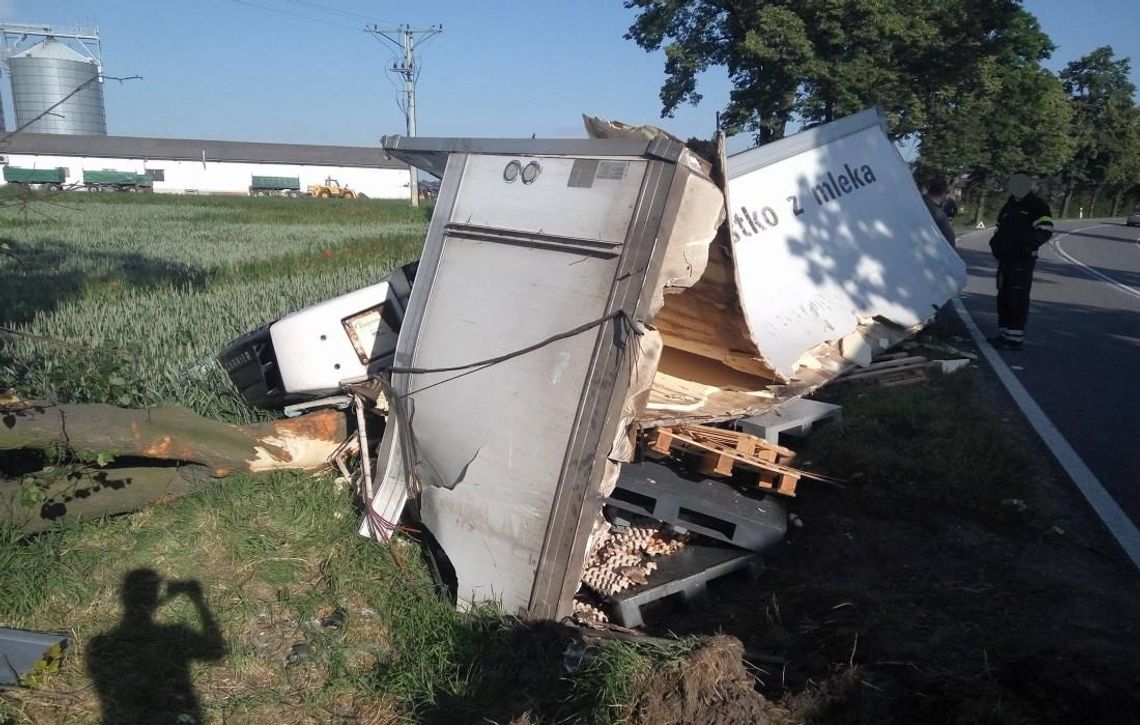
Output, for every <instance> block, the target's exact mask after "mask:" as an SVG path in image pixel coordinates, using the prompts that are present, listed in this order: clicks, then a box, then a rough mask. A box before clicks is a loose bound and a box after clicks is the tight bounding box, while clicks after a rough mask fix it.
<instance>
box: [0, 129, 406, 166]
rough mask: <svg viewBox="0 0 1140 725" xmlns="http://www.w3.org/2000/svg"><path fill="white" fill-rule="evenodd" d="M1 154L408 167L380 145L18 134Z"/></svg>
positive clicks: (1, 145) (2, 147) (1, 147)
mask: <svg viewBox="0 0 1140 725" xmlns="http://www.w3.org/2000/svg"><path fill="white" fill-rule="evenodd" d="M0 153H5V154H39V155H43V156H88V157H96V158H127V159H138V158H141V159H168V160H172V161H202V160H205V161H230V162H245V163H261V164H308V165H313V166H357V167H371V168H383V169H406V168H408V167H407V165H406V164H404V163H402V162H400V161H396V160H394V159H391V158H388V156H387V154H385V153H384V151H383V149H381V148H380V147H379V146H376V147H369V146H312V145H306V144H279V143H255V142H247V141H211V140H205V139H175V138H143V137H136V136H82V135H71V134H49V133H20V134H16V135H15V136H12V137H11V138H9V139H7V140H5V141H3V142H0Z"/></svg>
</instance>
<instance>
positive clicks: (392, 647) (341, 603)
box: [0, 474, 691, 723]
mask: <svg viewBox="0 0 1140 725" xmlns="http://www.w3.org/2000/svg"><path fill="white" fill-rule="evenodd" d="M357 521H358V519H357V514H356V512H355V510H354V507H353V504H352V500H351V497H350V496H349V495H347V493H346V492H345V491H344V490H343V489H340V488H339V487H337V486H336V485H334V484H333V483H332V482H331V481H330V480H328V479H324V478H316V479H314V478H311V477H309V476H305V475H302V474H278V475H274V476H271V477H267V478H261V479H258V478H252V477H245V476H236V477H231V478H229V479H227V480H226V481H225V482H223V483H218V484H215V485H214V486H212V487H210V488H207V489H205V490H204V491H202V492H200V493H198V494H195V495H193V496H189V497H186V498H184V499H181V500H179V501H176V502H173V503H169V504H166V505H156V506H153V507H151V508H149V509H147V510H145V511H142V512H139V513H136V514H133V515H131V516H128V517H120V518H116V519H112V520H107V521H93V522H87V523H80V524H72V525H68V526H64V527H61V528H59V529H56V530H53V531H49V532H47V533H45V534H42V535H40V536H37V537H34V538H33V539H30V540H21V539H20V538H19V537H18V536H16V535H15V534H14V533H4V534H3V535H2V536H0V570H3V571H4V587H3V588H0V622H3V623H4V624H5V625H6V626H12V627H21V628H29V629H36V630H44V631H64V632H67V633H68V634H69V635H70V636H71V638H72V644H71V648H70V650H69V652H68V655H67V657H66V658H65V660H64V664H63V666H62V668H61V669H60V671H59V672H57V673H54V674H51V675H49V676H48V677H47V678H46V680H45V681H44V682H43V683H42V685H41V686H40V687H39V688H38V689H33V690H27V691H22V692H20V693H18V694H16V695H13V696H11V697H9V698H8V699H7V700H0V721H3V720H4V718H11V719H12V720H13V721H14V722H41V721H45V720H47V721H57V722H75V723H86V722H96V721H97V718H98V713H99V710H100V698H99V695H98V693H97V692H95V691H93V690H92V689H90V687H89V685H90V680H89V679H88V673H87V671H86V667H85V659H86V658H87V656H88V654H89V651H90V650H89V645H90V643H91V642H92V640H93V639H94V638H95V637H97V636H98V635H99V634H101V633H105V632H108V631H110V630H113V629H114V628H115V627H116V625H117V624H118V621H119V616H120V604H119V598H120V586H121V582H122V581H123V579H124V576H125V575H126V574H127V573H128V572H131V571H134V570H137V569H140V568H148V569H153V570H155V571H156V572H157V573H158V574H159V575H160V576H162V577H163V578H164V579H165V580H166V581H185V580H193V581H197V582H199V583H200V584H201V586H202V589H203V591H204V594H205V599H206V601H207V603H208V605H209V606H210V608H211V610H212V612H213V614H214V616H215V617H216V619H217V621H218V626H219V628H220V630H221V635H222V638H223V639H224V641H225V655H224V657H223V658H222V659H220V660H219V661H212V662H196V663H194V664H192V666H191V672H192V675H193V679H194V686H195V689H196V692H197V695H198V698H199V700H200V701H201V702H202V703H203V706H204V708H205V710H206V712H207V714H208V715H209V716H210V718H211V719H212V720H213V721H217V722H221V721H223V720H224V721H231V722H233V721H237V722H251V723H261V722H264V723H276V722H327V721H329V720H330V719H335V717H334V716H344V717H350V716H351V717H355V718H359V719H360V720H361V721H363V722H394V721H398V720H405V719H417V720H424V721H434V722H456V721H476V720H479V719H480V718H481V717H483V716H486V715H490V714H494V715H497V716H501V717H502V718H503V720H501V721H506V720H509V719H510V718H511V717H516V716H519V715H521V714H523V713H526V712H532V713H543V715H544V716H545V717H547V718H550V719H551V720H553V721H563V722H583V721H592V722H612V721H614V720H615V718H616V717H617V715H618V714H619V713H620V712H621V706H622V705H623V704H624V703H625V698H628V696H629V694H630V686H631V683H632V682H633V680H634V678H635V677H636V676H638V674H639V673H644V672H646V671H648V670H649V669H651V668H652V667H654V666H656V665H655V663H659V662H664V661H666V660H668V659H670V658H676V657H677V656H679V655H680V654H682V653H683V652H684V651H687V648H688V647H691V643H687V644H686V643H684V642H683V643H682V644H681V645H679V646H678V647H676V648H661V647H659V646H652V645H651V646H635V645H629V644H622V643H615V644H612V645H607V646H604V647H602V648H600V649H597V650H595V651H594V652H593V656H592V657H590V658H588V659H587V661H586V663H585V665H584V666H583V667H581V668H580V669H578V670H577V672H575V673H572V674H566V673H564V672H563V669H562V663H563V651H564V650H565V647H566V645H567V643H568V637H567V635H566V631H565V630H563V629H562V628H561V627H559V626H558V625H555V624H552V623H547V624H540V625H524V624H522V623H519V622H516V621H515V620H513V619H511V618H507V617H504V616H502V614H501V613H500V612H498V611H497V609H496V608H494V607H493V606H490V605H486V606H480V607H477V608H476V609H474V610H473V611H471V612H470V613H467V614H459V613H456V612H455V610H454V609H452V607H451V606H450V604H448V603H446V602H444V601H443V600H441V599H440V598H438V597H437V596H436V593H435V586H434V584H433V582H432V581H431V578H430V574H429V573H428V570H427V568H426V566H424V564H423V563H422V561H421V559H420V557H419V554H418V548H417V547H416V546H415V545H413V544H411V543H410V542H407V541H404V542H403V543H400V544H397V545H396V550H397V552H398V554H397V556H396V557H395V558H394V557H393V555H392V554H390V553H389V550H388V549H386V548H385V547H383V546H382V545H378V544H376V543H374V542H370V541H368V540H366V539H363V538H361V537H359V536H357V535H356V524H357ZM337 607H340V608H343V609H344V610H345V611H346V612H347V620H346V623H345V625H344V627H343V628H341V629H339V630H329V629H321V628H320V627H319V626H317V625H316V621H317V620H319V619H320V618H321V617H322V616H324V615H326V614H327V613H329V612H330V611H333V610H334V609H335V608H337ZM156 619H157V621H158V622H159V623H161V624H165V625H176V624H181V625H184V626H186V627H189V628H190V629H191V630H194V631H197V630H199V629H200V628H201V624H200V622H199V619H198V615H197V613H196V610H195V608H194V607H193V606H192V604H191V602H190V601H189V599H187V598H185V597H178V598H174V599H173V600H171V601H170V602H169V603H166V604H164V605H162V606H160V607H159V609H158V613H157V617H156ZM297 642H306V643H307V644H308V645H309V646H310V647H311V648H312V652H313V657H312V659H311V660H309V661H307V662H302V663H298V664H295V665H293V666H288V665H286V658H287V656H288V653H289V651H290V649H291V648H292V647H293V645H294V644H295V643H297ZM159 644H164V643H161V642H160V643H159ZM655 647H656V648H655ZM121 666H122V667H123V668H124V669H125V670H126V671H127V672H128V673H129V667H130V663H129V662H128V661H126V660H124V661H123V662H122V663H121ZM369 718H372V719H369ZM456 718H458V720H457V719H456Z"/></svg>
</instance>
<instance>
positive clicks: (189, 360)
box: [0, 194, 427, 422]
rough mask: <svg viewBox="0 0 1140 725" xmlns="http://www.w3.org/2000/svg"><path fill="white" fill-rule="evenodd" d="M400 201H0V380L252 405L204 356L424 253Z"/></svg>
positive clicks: (55, 397)
mask: <svg viewBox="0 0 1140 725" xmlns="http://www.w3.org/2000/svg"><path fill="white" fill-rule="evenodd" d="M426 226H427V217H426V216H425V210H416V209H411V208H410V207H408V206H407V205H406V204H402V203H400V202H386V201H372V200H369V201H364V200H360V201H355V202H353V203H341V202H339V201H332V202H329V201H322V200H317V199H299V200H297V199H244V198H240V199H239V198H198V197H168V196H158V195H155V196H151V195H129V196H128V195H124V196H118V195H114V196H112V197H110V198H108V197H106V196H102V195H98V194H93V195H78V194H77V195H61V196H45V197H41V198H37V199H36V200H35V201H33V202H31V203H22V202H21V201H20V200H18V199H14V198H8V199H6V200H5V202H4V204H3V206H0V239H2V240H3V244H5V245H6V246H5V248H4V250H3V252H2V253H0V326H2V327H4V328H6V329H9V330H12V331H14V333H17V334H12V333H8V334H6V335H3V336H2V337H0V346H2V347H0V388H11V389H14V390H16V391H17V392H18V393H20V394H21V395H24V396H25V397H29V398H35V399H40V400H47V401H52V402H54V401H62V402H110V403H118V404H132V405H144V404H149V405H153V404H159V403H176V404H181V405H185V406H187V407H189V408H192V409H193V410H195V411H197V412H199V413H202V414H204V415H210V416H214V417H218V418H223V419H227V420H233V421H235V422H241V421H247V420H251V419H254V418H257V417H258V415H259V414H257V413H256V412H254V411H251V410H249V409H247V408H246V407H245V406H244V405H243V404H242V403H241V401H240V400H238V399H236V398H235V396H234V395H233V392H232V390H231V389H230V387H229V385H228V383H227V382H226V380H225V379H224V376H223V375H222V374H221V373H220V370H219V369H218V367H217V366H216V365H215V364H214V363H213V361H212V357H213V355H214V354H215V353H216V352H217V351H218V350H219V349H220V348H221V347H222V346H223V345H224V344H225V343H227V342H228V341H229V340H231V339H233V338H234V337H236V336H237V335H240V334H242V333H244V332H247V331H249V330H251V329H253V328H255V327H257V326H259V325H261V324H263V323H265V322H268V321H271V320H273V319H275V318H277V317H279V316H281V315H283V314H286V313H288V312H291V311H293V310H296V309H298V308H300V307H303V306H305V305H308V304H311V303H313V302H316V301H319V300H323V299H327V298H329V297H332V296H335V295H338V294H341V293H343V292H347V291H349V290H353V289H358V288H359V287H362V286H364V285H366V284H369V283H372V282H375V281H376V280H378V279H379V278H381V277H382V276H383V275H384V274H385V273H387V272H388V271H390V270H391V269H392V268H393V267H395V266H397V265H398V264H401V263H403V262H405V261H409V260H411V259H414V258H415V257H416V256H418V254H419V247H420V245H421V244H422V240H423V233H424V230H425V229H426Z"/></svg>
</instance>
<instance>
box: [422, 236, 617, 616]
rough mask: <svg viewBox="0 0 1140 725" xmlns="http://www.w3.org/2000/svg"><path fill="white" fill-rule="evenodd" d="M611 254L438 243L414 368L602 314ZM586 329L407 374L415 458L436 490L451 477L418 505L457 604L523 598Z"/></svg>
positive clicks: (590, 334) (517, 605)
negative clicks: (486, 363)
mask: <svg viewBox="0 0 1140 725" xmlns="http://www.w3.org/2000/svg"><path fill="white" fill-rule="evenodd" d="M567 216H573V215H567ZM453 218H454V217H453ZM627 223H628V220H627ZM616 263H617V262H616V259H599V258H596V257H583V256H582V255H580V254H571V253H566V252H562V251H549V250H542V249H535V248H527V247H522V246H517V245H511V244H499V243H489V242H477V241H470V240H465V239H456V238H448V239H446V240H445V242H444V248H443V255H442V258H441V261H440V264H439V268H438V270H437V272H436V275H435V278H434V280H432V292H431V297H430V299H429V301H428V307H427V310H426V312H425V315H424V318H423V323H422V326H421V328H420V329H421V333H420V338H419V342H418V345H417V349H416V359H415V365H416V366H417V367H444V366H449V365H454V364H458V363H464V362H469V361H473V360H481V359H486V358H490V357H493V356H497V355H502V354H504V353H507V352H510V351H513V350H517V349H519V348H521V347H524V346H526V345H529V344H531V343H535V342H539V341H541V340H544V339H546V338H548V337H550V336H553V335H555V334H558V333H560V332H564V331H566V330H569V329H572V328H575V327H577V326H579V325H581V324H583V323H586V322H589V321H591V320H593V319H596V318H598V317H600V316H602V315H603V314H604V310H605V306H606V301H607V298H608V295H609V292H610V286H611V284H612V281H613V274H614V272H613V270H614V266H615V265H616ZM597 336H598V331H597V329H592V330H589V331H586V332H584V333H582V334H580V335H577V336H575V337H572V338H568V339H565V340H562V341H559V342H557V343H554V344H551V345H548V346H546V347H543V348H540V349H538V350H536V351H534V352H531V353H529V354H527V355H524V356H521V357H516V358H513V359H511V360H508V361H506V362H503V363H501V364H498V365H495V366H493V367H490V368H487V369H485V370H481V371H479V372H475V373H472V374H470V375H466V376H463V377H458V378H456V375H457V374H458V373H456V372H451V373H439V374H431V375H415V376H412V377H411V381H410V384H409V385H410V390H413V391H415V390H420V391H421V392H417V393H415V394H413V395H412V396H411V410H412V413H411V416H412V420H413V421H414V422H413V428H414V430H415V432H416V444H417V449H418V453H419V454H420V456H419V457H420V460H424V459H426V460H427V461H430V463H431V464H432V466H433V467H434V473H435V474H437V476H438V482H440V483H443V484H444V485H447V486H450V485H453V484H455V482H456V481H458V480H460V479H462V481H461V482H460V483H459V484H458V485H456V486H455V488H454V489H453V490H448V489H446V488H440V487H436V486H425V487H424V489H423V500H422V509H421V512H422V515H423V519H424V522H425V523H426V524H427V526H428V528H429V529H430V530H431V531H432V532H433V533H434V534H435V536H436V538H437V539H438V540H439V542H440V544H441V545H442V547H443V549H444V550H445V551H446V552H447V555H448V556H449V557H450V559H451V562H452V564H453V565H454V567H455V570H456V572H457V574H458V577H459V589H458V595H459V598H460V600H461V601H463V602H468V601H471V600H483V599H500V600H501V601H502V604H503V605H504V607H505V608H506V610H507V611H510V612H515V611H519V610H520V609H525V608H526V607H527V605H528V600H529V597H530V594H531V590H532V588H533V585H534V578H535V574H536V570H537V566H538V557H539V553H540V552H541V550H542V544H543V539H544V537H545V534H546V526H547V523H548V520H549V517H550V510H551V505H552V501H553V497H554V494H555V490H556V488H557V484H558V477H559V471H560V470H561V469H562V461H563V457H564V455H565V449H566V441H567V440H568V438H569V435H570V430H571V427H572V425H573V422H574V416H575V411H576V410H577V407H578V405H579V398H580V396H581V391H582V387H583V384H584V381H585V378H586V372H587V368H588V366H589V363H590V358H591V355H592V352H593V347H594V344H595V341H596V339H597ZM451 378H454V379H453V380H451V381H450V382H445V383H442V384H440V385H438V386H437V387H433V388H429V389H425V388H426V386H429V385H432V384H433V383H438V382H440V381H444V380H448V379H451ZM430 473H431V472H429V475H430ZM472 531H475V532H477V534H478V535H477V536H476V537H474V538H473V537H472V536H471V532H472ZM474 541H478V542H479V546H472V542H474Z"/></svg>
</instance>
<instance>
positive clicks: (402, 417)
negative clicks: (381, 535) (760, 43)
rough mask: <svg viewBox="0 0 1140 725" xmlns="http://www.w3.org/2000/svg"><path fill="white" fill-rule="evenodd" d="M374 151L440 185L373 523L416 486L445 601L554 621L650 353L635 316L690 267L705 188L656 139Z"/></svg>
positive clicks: (692, 164)
mask: <svg viewBox="0 0 1140 725" xmlns="http://www.w3.org/2000/svg"><path fill="white" fill-rule="evenodd" d="M385 148H386V149H387V150H388V152H389V153H390V154H391V155H393V156H395V157H397V158H406V159H408V160H409V161H410V162H411V163H413V164H419V165H421V166H422V167H424V168H427V169H428V170H431V171H433V172H438V171H442V172H443V173H442V176H443V181H442V184H441V188H440V194H439V199H438V201H437V206H436V209H435V213H434V215H433V218H432V222H431V226H430V228H429V231H428V236H427V242H426V244H425V248H424V253H423V256H422V257H421V259H420V265H419V268H418V272H417V279H416V284H415V285H414V286H413V288H412V295H411V298H410V300H409V303H408V310H407V313H406V315H405V318H404V322H403V327H402V328H401V331H400V338H399V341H398V343H397V348H396V354H395V364H394V367H393V368H392V371H391V394H392V396H393V399H392V400H390V401H389V405H390V413H389V425H388V427H387V429H386V431H385V435H384V440H383V441H382V444H381V449H380V453H379V455H378V461H379V462H378V466H377V470H376V475H375V476H374V480H375V481H376V482H377V486H378V489H379V492H378V494H377V499H382V498H387V497H392V498H395V499H399V500H397V501H394V502H392V504H393V505H391V506H387V507H386V506H381V509H382V511H383V512H384V513H387V514H388V515H387V516H385V517H384V518H386V520H388V521H389V522H392V521H394V520H395V518H397V517H398V516H399V511H397V510H396V509H402V504H403V501H402V498H403V497H404V496H406V494H407V480H406V479H411V480H413V481H415V485H416V488H417V493H418V501H417V503H418V516H419V519H420V521H421V522H422V523H423V524H424V525H425V526H426V528H427V529H428V530H430V532H431V533H432V535H433V536H434V538H435V539H436V541H437V542H438V543H439V545H440V546H441V548H442V549H443V551H444V552H445V554H446V556H447V557H448V560H449V561H450V564H451V566H452V567H453V568H454V570H455V573H456V578H457V582H458V599H459V600H460V601H461V602H467V601H471V600H475V599H496V600H499V601H500V602H501V603H502V605H503V607H504V609H505V610H506V611H509V612H521V613H524V614H526V615H529V616H532V617H539V618H555V617H561V616H564V615H567V614H569V613H570V606H571V605H570V602H571V599H572V597H573V595H574V593H575V592H576V591H577V589H578V579H579V577H580V576H581V565H582V563H583V560H584V556H585V551H586V548H587V546H588V540H589V538H590V536H591V534H592V533H593V530H594V525H595V522H596V520H597V519H598V516H599V515H600V512H601V505H602V503H601V501H602V498H603V496H604V494H603V490H604V489H605V488H612V486H613V481H614V480H615V479H616V474H617V466H616V465H615V464H611V463H608V461H607V456H608V453H609V451H610V449H611V448H612V447H613V445H614V438H615V436H616V435H617V434H618V431H624V430H626V429H627V428H628V426H629V424H630V422H631V421H632V417H633V415H634V411H635V410H636V409H637V408H638V407H639V403H638V402H637V401H635V400H632V399H631V398H630V397H629V396H630V393H631V392H632V393H635V394H636V393H638V392H640V390H641V389H642V387H644V385H643V383H641V382H639V381H640V380H641V378H643V377H645V376H648V375H651V373H652V368H653V366H654V364H655V361H656V355H655V352H654V350H653V349H652V347H648V348H644V349H643V348H642V345H641V344H640V342H639V341H640V340H641V339H642V338H643V337H645V335H646V334H647V332H648V331H647V330H646V329H645V328H644V326H643V325H644V321H648V320H652V319H653V316H654V314H655V313H656V310H657V309H659V308H660V305H661V304H662V295H663V291H664V288H665V287H666V286H667V285H671V286H676V287H680V286H682V285H684V284H688V283H691V282H693V281H695V280H696V279H697V278H698V277H699V274H700V271H701V270H702V269H703V264H702V260H701V257H702V256H703V252H704V250H706V249H707V248H708V245H709V243H710V241H711V240H712V238H713V237H714V236H715V234H716V230H717V228H718V227H719V225H720V222H721V219H722V216H723V209H722V198H723V197H722V194H721V191H720V189H719V188H718V187H717V185H716V184H715V183H713V181H712V180H711V179H710V178H709V176H708V173H707V164H703V163H702V162H701V161H700V159H698V158H697V157H696V156H695V155H693V154H692V153H691V152H690V151H688V150H687V149H685V147H684V146H683V145H682V144H681V143H679V142H677V141H675V140H673V139H669V138H666V137H664V136H659V137H656V138H653V139H650V140H646V139H644V138H641V139H636V138H630V139H601V140H599V139H593V140H585V141H569V140H559V141H540V140H532V139H524V140H485V141H481V140H467V139H424V138H414V139H402V138H401V139H388V140H386V142H385ZM527 348H529V349H527ZM473 361H474V363H475V364H474V365H472V364H471V363H472V362H473ZM646 379H647V378H646ZM378 503H380V501H379V500H378V501H376V502H374V510H375V507H376V505H377V504H378Z"/></svg>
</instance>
